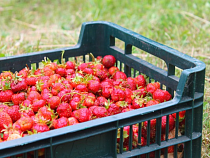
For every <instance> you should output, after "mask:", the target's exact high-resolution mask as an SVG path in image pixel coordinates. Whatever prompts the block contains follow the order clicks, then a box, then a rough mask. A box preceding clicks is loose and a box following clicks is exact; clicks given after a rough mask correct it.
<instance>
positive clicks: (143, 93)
mask: <svg viewBox="0 0 210 158" xmlns="http://www.w3.org/2000/svg"><path fill="white" fill-rule="evenodd" d="M133 94H134V97H137V96H138V97H140V98H144V97H145V96H146V94H147V91H146V89H145V87H143V88H139V89H137V90H134V91H133Z"/></svg>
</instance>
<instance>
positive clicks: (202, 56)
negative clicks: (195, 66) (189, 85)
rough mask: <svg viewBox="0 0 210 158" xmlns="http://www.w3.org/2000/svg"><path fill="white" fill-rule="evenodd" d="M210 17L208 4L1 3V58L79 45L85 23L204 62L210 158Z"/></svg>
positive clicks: (200, 0)
mask: <svg viewBox="0 0 210 158" xmlns="http://www.w3.org/2000/svg"><path fill="white" fill-rule="evenodd" d="M209 15H210V2H208V1H207V0H194V1H190V0H178V1H169V0H159V1H155V0H148V1H139V0H132V1H126V0H125V1H113V0H89V1H86V0H74V1H73V0H72V1H68V0H57V1H55V0H54V1H51V0H45V1H42V0H30V1H27V0H19V1H18V0H10V1H8V0H0V56H10V55H16V54H22V53H27V52H35V51H40V50H46V49H52V48H59V47H65V46H71V45H74V44H76V43H77V40H78V35H79V31H80V27H81V24H82V23H83V22H85V21H96V20H104V21H110V22H114V23H116V24H118V25H121V26H123V27H125V28H128V29H130V30H133V31H135V32H137V33H139V34H142V35H144V36H146V37H148V38H150V39H153V40H155V41H158V42H160V43H163V44H165V45H168V46H170V47H173V48H175V49H177V50H179V51H181V52H184V53H186V54H188V55H190V56H193V57H195V58H198V59H199V60H202V61H204V62H205V63H206V84H205V97H204V101H205V105H204V115H203V116H204V117H203V120H204V122H203V125H204V128H203V148H202V156H203V157H210V146H209V144H210V135H209V133H210V125H209V122H210V117H209V116H210V108H209V104H210V60H209V59H210V40H209V39H210V16H209ZM160 67H164V65H163V64H160Z"/></svg>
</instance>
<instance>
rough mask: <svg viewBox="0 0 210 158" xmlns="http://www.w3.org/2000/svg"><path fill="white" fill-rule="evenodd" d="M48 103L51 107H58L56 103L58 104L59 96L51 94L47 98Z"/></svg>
mask: <svg viewBox="0 0 210 158" xmlns="http://www.w3.org/2000/svg"><path fill="white" fill-rule="evenodd" d="M48 104H49V106H50V108H51V109H56V108H57V107H58V105H59V104H60V98H59V97H58V96H52V97H51V98H50V99H49V100H48Z"/></svg>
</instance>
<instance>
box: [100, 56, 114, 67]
mask: <svg viewBox="0 0 210 158" xmlns="http://www.w3.org/2000/svg"><path fill="white" fill-rule="evenodd" d="M115 62H116V59H115V57H114V56H113V55H106V56H104V57H103V59H102V63H103V65H104V66H105V67H106V68H110V67H112V66H114V64H115Z"/></svg>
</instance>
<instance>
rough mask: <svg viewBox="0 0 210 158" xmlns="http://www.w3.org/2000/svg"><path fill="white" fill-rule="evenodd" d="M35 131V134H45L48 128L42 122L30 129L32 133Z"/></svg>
mask: <svg viewBox="0 0 210 158" xmlns="http://www.w3.org/2000/svg"><path fill="white" fill-rule="evenodd" d="M33 130H35V131H37V133H42V132H47V131H49V130H50V129H49V127H48V126H47V125H46V123H44V122H38V123H35V124H34V125H33V127H32V131H33Z"/></svg>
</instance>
